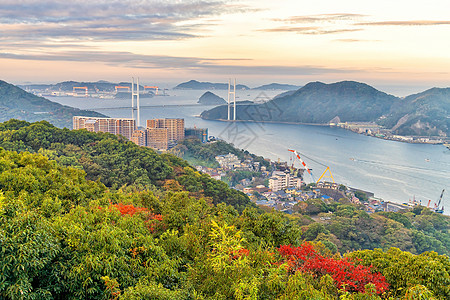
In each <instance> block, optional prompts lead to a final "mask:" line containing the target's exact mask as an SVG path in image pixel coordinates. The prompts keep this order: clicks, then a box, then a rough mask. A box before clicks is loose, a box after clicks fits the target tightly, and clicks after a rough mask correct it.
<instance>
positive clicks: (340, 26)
mask: <svg viewBox="0 0 450 300" xmlns="http://www.w3.org/2000/svg"><path fill="white" fill-rule="evenodd" d="M364 17H366V15H361V14H353V13H335V14H320V15H306V16H292V17H289V18H284V19H272V21H275V22H276V23H284V24H285V25H284V26H276V27H272V28H266V29H260V30H259V31H263V32H293V33H298V34H310V35H323V34H338V33H345V32H354V31H360V30H361V29H360V28H357V27H355V26H354V21H355V20H358V19H361V18H364ZM296 25H297V26H296ZM298 25H301V26H298Z"/></svg>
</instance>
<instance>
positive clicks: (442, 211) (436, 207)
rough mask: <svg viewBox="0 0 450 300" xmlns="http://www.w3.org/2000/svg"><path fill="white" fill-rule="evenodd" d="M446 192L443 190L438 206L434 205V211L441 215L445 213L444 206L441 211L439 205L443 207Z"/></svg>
mask: <svg viewBox="0 0 450 300" xmlns="http://www.w3.org/2000/svg"><path fill="white" fill-rule="evenodd" d="M444 191H445V189H443V190H442V193H441V196H440V197H439V201H438V203H437V204H435V205H434V209H433V210H434V212H437V213H439V214H442V213H444V206H442V208H441V209H439V205H441V201H442V196H443V195H444Z"/></svg>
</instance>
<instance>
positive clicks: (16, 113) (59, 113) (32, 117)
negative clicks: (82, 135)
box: [0, 80, 105, 128]
mask: <svg viewBox="0 0 450 300" xmlns="http://www.w3.org/2000/svg"><path fill="white" fill-rule="evenodd" d="M73 116H88V117H105V116H104V115H102V114H100V113H97V112H94V111H88V110H80V109H77V108H72V107H69V106H64V105H61V104H59V103H56V102H52V101H50V100H47V99H45V98H43V97H38V96H35V95H33V94H30V93H28V92H25V91H24V90H22V89H20V88H18V87H16V86H14V85H12V84H9V83H6V82H4V81H1V80H0V121H1V122H4V121H7V120H9V119H12V118H15V119H21V120H26V121H29V122H35V121H41V120H47V121H49V122H51V123H53V124H55V125H56V126H58V127H68V128H72V117H73Z"/></svg>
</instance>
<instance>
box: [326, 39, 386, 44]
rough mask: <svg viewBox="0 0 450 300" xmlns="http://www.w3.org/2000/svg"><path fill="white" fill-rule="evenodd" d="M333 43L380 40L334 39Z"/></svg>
mask: <svg viewBox="0 0 450 300" xmlns="http://www.w3.org/2000/svg"><path fill="white" fill-rule="evenodd" d="M334 41H335V42H343V43H359V42H380V40H363V39H336V40H334Z"/></svg>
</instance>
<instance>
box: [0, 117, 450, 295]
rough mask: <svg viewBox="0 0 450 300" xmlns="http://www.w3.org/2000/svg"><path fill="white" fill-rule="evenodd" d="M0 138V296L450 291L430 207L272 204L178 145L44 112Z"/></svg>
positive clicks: (439, 225) (440, 233)
mask: <svg viewBox="0 0 450 300" xmlns="http://www.w3.org/2000/svg"><path fill="white" fill-rule="evenodd" d="M185 145H188V144H185ZM0 147H1V148H0V190H1V192H0V241H1V247H0V270H1V272H0V298H1V299H69V300H71V299H73V300H75V299H99V300H100V299H133V300H134V299H136V300H137V299H167V300H171V299H180V300H184V299H186V300H188V299H324V300H332V299H347V300H349V299H351V300H362V299H370V300H376V299H417V298H418V299H439V300H441V299H442V300H444V299H449V297H450V275H449V273H450V261H449V258H448V256H447V255H448V254H449V252H450V251H449V250H450V237H449V218H448V217H446V216H443V215H440V214H436V213H433V212H432V211H430V210H428V209H426V208H421V207H416V208H414V209H413V210H410V211H404V212H401V213H375V214H371V215H368V214H367V213H365V212H364V211H362V210H360V208H359V207H356V206H353V205H350V204H349V203H345V201H344V200H341V201H339V202H334V201H331V202H323V201H322V200H320V199H312V200H308V201H306V202H303V203H302V204H301V205H299V206H298V208H297V212H296V213H294V214H293V215H285V214H283V213H279V212H263V211H261V210H259V209H257V208H256V207H255V206H254V205H251V204H250V203H249V202H248V198H247V197H246V196H245V195H243V194H242V193H240V192H237V191H234V190H231V189H229V188H228V187H227V186H226V185H225V184H224V183H223V182H220V181H216V180H213V179H211V178H210V177H209V176H208V175H203V174H200V173H198V172H197V171H195V170H194V169H193V168H192V167H190V166H189V165H188V164H187V163H186V162H185V161H183V160H181V159H179V158H177V157H175V156H173V155H171V154H157V153H155V152H154V151H153V150H151V149H148V148H142V147H139V146H137V145H135V144H133V143H131V142H128V141H126V140H123V139H121V138H118V137H116V136H114V135H111V134H103V133H99V134H97V133H91V132H87V131H85V130H79V131H70V130H67V129H59V128H57V127H54V126H53V125H51V124H49V123H47V122H44V121H42V122H37V123H33V124H30V123H27V122H24V121H17V120H10V121H8V122H5V123H2V124H0ZM11 150H14V151H11ZM343 201H344V202H343ZM330 212H331V213H330ZM315 220H316V221H315ZM391 247H397V248H391ZM374 248H379V249H375V250H373V249H374ZM399 248H400V249H399ZM359 249H361V250H359ZM363 249H366V250H363ZM355 250H358V251H355ZM429 251H430V252H429ZM434 251H437V252H438V253H436V252H434ZM340 253H345V254H340Z"/></svg>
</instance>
